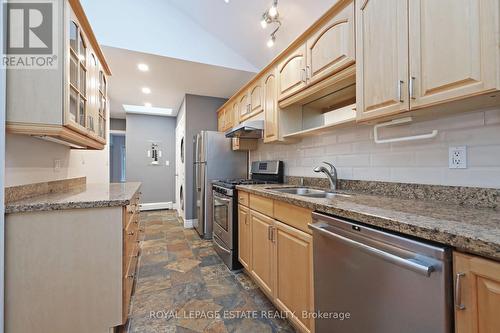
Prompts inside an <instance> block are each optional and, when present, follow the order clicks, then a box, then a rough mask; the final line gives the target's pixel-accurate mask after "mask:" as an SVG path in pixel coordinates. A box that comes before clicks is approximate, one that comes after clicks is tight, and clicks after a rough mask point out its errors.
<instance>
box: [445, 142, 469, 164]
mask: <svg viewBox="0 0 500 333" xmlns="http://www.w3.org/2000/svg"><path fill="white" fill-rule="evenodd" d="M449 168H450V169H467V146H459V147H450V148H449Z"/></svg>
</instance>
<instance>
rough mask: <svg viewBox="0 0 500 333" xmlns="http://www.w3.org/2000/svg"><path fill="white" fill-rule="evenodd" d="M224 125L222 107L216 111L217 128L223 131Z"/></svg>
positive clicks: (224, 119) (224, 117)
mask: <svg viewBox="0 0 500 333" xmlns="http://www.w3.org/2000/svg"><path fill="white" fill-rule="evenodd" d="M225 127H226V110H225V109H222V110H220V111H219V112H218V113H217V130H218V131H219V132H224V129H225Z"/></svg>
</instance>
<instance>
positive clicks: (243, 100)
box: [238, 94, 250, 121]
mask: <svg viewBox="0 0 500 333" xmlns="http://www.w3.org/2000/svg"><path fill="white" fill-rule="evenodd" d="M238 109H239V110H240V112H239V118H240V121H243V120H245V119H246V118H245V116H246V115H248V114H249V113H250V104H249V103H248V94H244V95H243V96H240V98H239V100H238Z"/></svg>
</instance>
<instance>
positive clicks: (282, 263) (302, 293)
mask: <svg viewBox="0 0 500 333" xmlns="http://www.w3.org/2000/svg"><path fill="white" fill-rule="evenodd" d="M274 225H275V230H274V234H273V237H272V238H273V241H274V242H275V246H274V248H275V256H274V257H275V265H276V269H275V271H276V277H275V281H276V287H275V300H276V303H277V304H278V305H279V306H281V308H283V309H284V310H286V311H290V312H291V313H295V314H296V316H294V317H292V321H294V322H295V323H296V324H297V325H298V326H300V327H302V328H303V331H305V332H310V331H311V329H312V326H313V325H312V324H313V322H312V320H310V319H308V318H303V316H302V315H301V314H302V312H303V311H307V312H312V311H313V308H314V306H313V288H312V286H313V282H312V281H313V279H312V276H313V275H312V274H313V271H312V237H311V235H308V234H306V233H304V232H302V231H299V230H297V229H295V228H292V227H290V226H288V225H286V224H283V223H280V222H277V221H276V222H275V223H274Z"/></svg>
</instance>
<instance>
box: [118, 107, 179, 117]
mask: <svg viewBox="0 0 500 333" xmlns="http://www.w3.org/2000/svg"><path fill="white" fill-rule="evenodd" d="M123 109H124V110H125V112H126V113H134V114H144V115H151V116H172V115H173V113H174V110H172V109H171V108H156V107H148V106H142V105H128V104H123Z"/></svg>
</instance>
